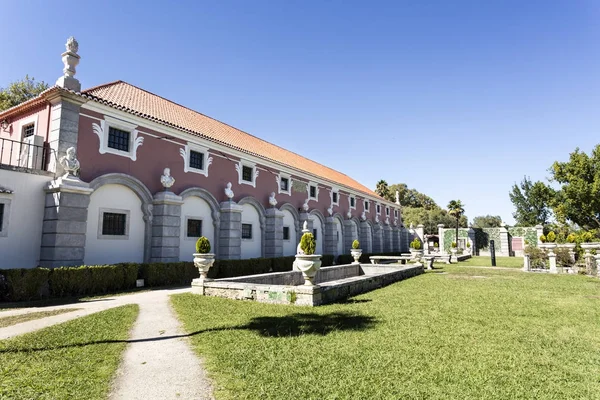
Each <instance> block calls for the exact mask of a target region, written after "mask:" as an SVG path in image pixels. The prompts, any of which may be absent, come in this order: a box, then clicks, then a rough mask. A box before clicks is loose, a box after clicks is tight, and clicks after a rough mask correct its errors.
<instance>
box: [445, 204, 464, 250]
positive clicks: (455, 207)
mask: <svg viewBox="0 0 600 400" xmlns="http://www.w3.org/2000/svg"><path fill="white" fill-rule="evenodd" d="M463 207H464V206H463V203H462V202H461V201H460V200H450V203H448V214H450V215H452V216H453V217H454V218H456V238H455V239H454V242H455V243H456V244H457V245H458V220H459V219H460V217H461V215H463V214H464V213H465V209H464V208H463Z"/></svg>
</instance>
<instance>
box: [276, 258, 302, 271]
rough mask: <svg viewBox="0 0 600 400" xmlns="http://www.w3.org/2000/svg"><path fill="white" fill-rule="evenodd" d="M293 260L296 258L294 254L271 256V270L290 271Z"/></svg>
mask: <svg viewBox="0 0 600 400" xmlns="http://www.w3.org/2000/svg"><path fill="white" fill-rule="evenodd" d="M295 260H296V257H295V256H288V257H276V258H272V259H271V270H272V271H273V272H286V271H291V270H292V268H293V264H294V261H295Z"/></svg>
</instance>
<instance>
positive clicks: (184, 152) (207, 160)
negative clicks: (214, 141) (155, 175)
mask: <svg viewBox="0 0 600 400" xmlns="http://www.w3.org/2000/svg"><path fill="white" fill-rule="evenodd" d="M208 150H209V149H208V147H204V146H200V145H199V144H196V143H192V142H188V143H187V144H186V145H185V146H184V147H183V148H180V149H179V155H180V156H181V158H183V172H186V173H187V172H193V173H195V174H200V175H204V176H205V177H207V178H208V167H210V165H211V164H212V162H213V158H212V157H211V155H210V153H209V152H208ZM192 151H195V152H198V153H202V154H204V168H203V169H199V168H192V167H190V154H191V152H192Z"/></svg>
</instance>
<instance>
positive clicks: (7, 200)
mask: <svg viewBox="0 0 600 400" xmlns="http://www.w3.org/2000/svg"><path fill="white" fill-rule="evenodd" d="M11 202H12V193H0V204H4V214H3V215H4V216H3V218H2V230H0V238H3V237H8V228H9V222H10V204H11Z"/></svg>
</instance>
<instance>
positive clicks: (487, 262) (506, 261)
mask: <svg viewBox="0 0 600 400" xmlns="http://www.w3.org/2000/svg"><path fill="white" fill-rule="evenodd" d="M458 265H460V266H463V267H466V266H476V267H491V266H492V258H491V257H490V256H473V257H471V258H469V259H467V260H465V261H461V262H459V263H458ZM496 266H497V267H505V268H523V257H496Z"/></svg>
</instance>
